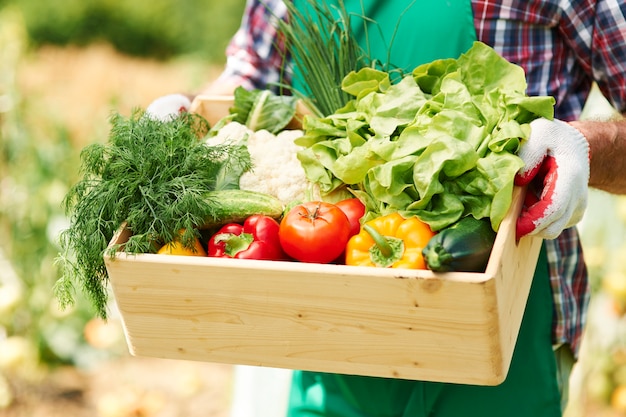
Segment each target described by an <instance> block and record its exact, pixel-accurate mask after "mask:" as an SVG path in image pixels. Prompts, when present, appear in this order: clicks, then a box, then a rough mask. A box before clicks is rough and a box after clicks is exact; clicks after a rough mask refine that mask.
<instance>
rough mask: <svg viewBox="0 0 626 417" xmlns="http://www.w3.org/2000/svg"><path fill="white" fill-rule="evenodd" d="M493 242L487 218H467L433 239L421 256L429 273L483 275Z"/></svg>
mask: <svg viewBox="0 0 626 417" xmlns="http://www.w3.org/2000/svg"><path fill="white" fill-rule="evenodd" d="M495 239H496V232H494V231H493V229H492V228H491V222H490V221H489V219H488V218H484V219H480V220H477V219H475V218H474V217H472V216H468V217H463V218H462V219H461V220H459V221H458V222H456V223H454V224H453V225H451V226H449V227H447V228H446V229H443V230H441V231H440V232H439V233H437V234H436V235H435V236H433V237H432V238H431V239H430V241H429V242H428V244H427V245H426V247H425V248H424V250H423V251H422V253H423V255H424V260H425V261H426V266H427V267H428V269H430V270H432V271H436V272H450V271H459V272H484V271H485V268H486V267H487V262H488V261H489V256H490V255H491V249H492V248H493V243H494V241H495Z"/></svg>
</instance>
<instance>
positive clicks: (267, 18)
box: [221, 0, 626, 354]
mask: <svg viewBox="0 0 626 417" xmlns="http://www.w3.org/2000/svg"><path fill="white" fill-rule="evenodd" d="M262 3H264V4H265V5H266V6H267V8H266V7H265V6H264V5H263V4H262ZM472 8H473V12H474V26H475V28H476V34H477V37H478V40H480V41H482V42H484V43H486V44H487V45H490V46H492V47H493V48H494V49H495V50H496V51H497V52H498V53H500V54H501V55H502V56H503V57H504V58H506V59H507V60H508V61H510V62H513V63H516V64H518V65H520V66H521V67H522V68H524V70H525V71H526V75H527V82H528V90H527V92H528V94H529V95H531V96H535V95H549V96H553V97H555V99H556V107H555V115H556V117H557V118H559V119H561V120H574V119H576V118H577V117H578V116H579V115H580V113H581V111H582V108H583V106H584V104H585V101H586V99H587V96H588V94H589V91H590V88H591V86H592V83H594V82H595V83H597V85H598V86H599V88H600V90H601V91H602V92H603V94H604V95H605V96H606V97H607V98H608V99H609V100H610V101H611V103H612V104H613V105H614V106H615V107H616V108H617V109H618V110H620V111H621V112H622V113H626V17H625V16H626V4H625V3H623V2H620V1H619V0H572V1H570V2H563V1H560V0H544V1H540V0H501V1H493V0H472ZM268 10H269V11H268ZM285 15H286V7H285V5H284V4H283V3H282V1H281V0H265V1H263V2H259V1H255V0H248V3H247V6H246V11H245V13H244V17H243V21H242V25H241V28H240V29H239V30H238V31H237V33H236V34H235V36H234V37H233V39H232V41H231V43H230V45H229V46H228V49H227V51H226V55H227V65H226V68H225V70H224V72H223V74H222V75H221V77H227V78H234V79H237V80H238V81H239V83H240V84H241V85H243V86H244V87H245V88H248V89H251V88H261V89H263V88H270V89H272V88H273V86H272V84H273V83H276V82H278V81H279V80H282V81H283V82H287V83H288V82H289V81H290V79H291V73H290V71H289V65H288V64H289V62H288V60H287V59H286V58H285V56H286V55H285V48H284V43H283V42H281V40H280V39H279V37H278V36H277V30H276V25H275V23H272V19H276V18H284V17H285ZM285 64H287V65H285ZM545 245H546V250H547V254H548V263H549V271H550V277H551V283H552V291H553V295H554V319H553V341H554V343H555V344H560V343H568V344H569V345H570V346H571V347H572V349H573V351H574V352H575V354H577V353H578V349H579V347H580V339H581V335H582V331H583V326H584V323H585V319H586V314H587V305H588V302H589V296H590V289H589V283H588V275H587V268H586V266H585V262H584V259H583V254H582V248H581V245H580V240H579V236H578V232H577V230H576V229H575V228H571V229H567V230H565V231H564V232H563V233H562V234H561V235H560V236H559V237H558V238H557V239H554V240H547V241H545Z"/></svg>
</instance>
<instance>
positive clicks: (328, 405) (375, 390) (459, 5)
mask: <svg viewBox="0 0 626 417" xmlns="http://www.w3.org/2000/svg"><path fill="white" fill-rule="evenodd" d="M411 3H412V2H411V1H408V0H406V1H399V0H381V1H376V0H345V4H346V8H347V10H348V11H350V12H354V13H357V14H360V15H363V14H364V15H366V16H368V17H370V18H372V19H374V20H375V21H376V22H378V27H380V28H381V29H383V35H382V36H381V35H380V34H379V32H378V28H377V27H373V26H372V25H371V24H370V25H369V27H368V29H367V37H368V40H369V41H368V43H369V49H368V50H369V53H370V54H371V57H373V58H377V59H378V60H379V61H382V62H391V63H392V64H394V65H396V66H398V67H401V68H402V69H404V70H405V72H410V71H411V70H412V69H413V68H414V67H416V66H417V65H420V64H422V63H425V62H430V61H432V60H434V59H440V58H456V57H458V56H459V55H460V54H461V53H463V52H464V51H466V50H467V49H469V47H470V46H471V45H472V43H473V41H474V40H475V39H476V33H475V29H474V24H473V15H472V9H471V3H470V1H469V0H446V1H442V0H437V1H432V0H431V1H427V0H416V1H415V2H413V5H412V7H410V8H409V9H408V10H407V11H406V12H405V13H404V14H403V15H402V18H401V20H400V23H399V24H398V23H397V22H398V17H399V16H400V14H401V13H402V12H403V10H405V9H406V8H407V6H408V5H409V4H411ZM361 5H363V9H364V10H365V13H362V12H361ZM351 24H352V28H353V31H354V35H355V36H356V37H357V39H359V41H360V42H361V45H362V46H363V47H364V48H365V47H366V46H365V41H364V38H365V32H366V31H365V30H364V28H363V24H362V22H361V21H358V22H357V21H352V22H351ZM396 27H397V29H396ZM394 30H397V33H396V35H395V41H394V44H393V46H392V49H391V55H390V56H391V59H390V60H389V61H388V59H387V51H388V45H389V42H390V39H391V37H392V36H393V32H394ZM437 40H444V41H443V42H441V41H437ZM295 78H296V81H295V82H296V83H297V82H298V81H297V78H298V72H297V69H296V74H295ZM552 303H553V299H552V293H551V288H550V280H549V275H548V266H547V258H546V254H545V250H544V249H542V251H541V255H540V259H539V262H538V267H537V270H536V272H535V276H534V279H533V284H532V288H531V291H530V295H529V299H528V303H527V307H526V311H525V313H524V318H523V321H522V325H521V328H520V333H519V337H518V341H517V345H516V348H515V351H514V354H513V359H512V363H511V367H510V369H509V373H508V375H507V379H506V380H505V381H504V382H503V383H502V384H500V385H498V386H495V387H484V386H471V385H461V384H448V383H436V382H422V381H407V380H402V379H386V378H373V377H363V376H354V375H340V374H328V373H318V372H307V371H295V372H294V374H293V381H292V387H291V393H290V398H289V408H288V417H313V416H325V417H426V416H428V417H492V416H493V417H496V416H497V417H531V416H532V417H559V416H561V406H560V394H559V391H558V384H557V380H556V378H555V375H556V361H555V357H554V353H553V350H552V344H551V330H552Z"/></svg>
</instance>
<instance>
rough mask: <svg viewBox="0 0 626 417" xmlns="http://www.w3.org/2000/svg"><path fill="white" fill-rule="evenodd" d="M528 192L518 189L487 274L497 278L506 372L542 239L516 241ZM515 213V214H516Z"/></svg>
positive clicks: (502, 366)
mask: <svg viewBox="0 0 626 417" xmlns="http://www.w3.org/2000/svg"><path fill="white" fill-rule="evenodd" d="M524 193H525V190H524V189H522V188H516V189H515V190H514V194H513V202H512V206H511V209H510V211H509V215H507V216H506V217H505V218H504V219H503V221H502V224H501V225H500V230H499V231H498V236H497V238H496V242H495V243H494V250H493V253H492V254H491V258H490V262H489V265H488V266H487V270H486V272H485V273H486V274H487V275H493V276H494V280H495V286H496V300H497V306H498V315H499V319H498V322H499V323H500V327H499V329H498V334H499V336H500V344H499V346H500V347H501V349H502V360H503V363H502V364H501V365H500V367H501V368H502V369H507V370H508V368H509V366H510V363H511V359H512V357H513V351H514V349H515V344H516V341H517V335H518V333H519V329H520V325H521V322H522V317H523V315H524V310H525V309H526V301H527V299H528V294H529V292H530V286H531V284H532V279H533V275H534V271H535V268H536V266H537V258H538V257H539V251H540V249H541V244H542V242H543V241H542V239H540V238H536V237H531V236H526V237H523V238H522V239H520V240H519V241H517V240H516V236H515V233H516V230H515V228H516V223H517V213H519V212H520V210H521V207H522V204H523V200H524ZM512 213H515V215H512Z"/></svg>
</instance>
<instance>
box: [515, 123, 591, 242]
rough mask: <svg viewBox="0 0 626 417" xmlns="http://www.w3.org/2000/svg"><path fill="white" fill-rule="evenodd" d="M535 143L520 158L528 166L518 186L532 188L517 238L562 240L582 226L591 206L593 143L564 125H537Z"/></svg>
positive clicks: (533, 131)
mask: <svg viewBox="0 0 626 417" xmlns="http://www.w3.org/2000/svg"><path fill="white" fill-rule="evenodd" d="M530 127H531V133H530V138H529V139H528V140H527V141H526V142H524V143H523V144H522V147H521V149H520V151H519V153H518V155H519V157H520V158H522V160H523V161H524V163H525V166H524V168H522V169H521V170H520V172H519V173H518V175H517V177H516V179H515V184H516V185H527V184H528V185H529V189H528V193H527V198H526V203H525V205H524V207H523V208H522V212H521V214H520V217H519V218H518V220H517V229H516V231H517V238H518V239H519V238H521V237H522V236H525V235H528V234H532V235H535V236H538V237H542V238H544V239H554V238H556V237H557V236H558V235H559V234H560V233H561V232H562V231H563V230H564V229H566V228H568V227H572V226H574V225H575V224H576V223H578V222H579V221H580V220H581V219H582V216H583V214H584V212H585V209H586V207H587V190H588V182H589V143H588V142H587V139H586V138H585V137H584V136H583V135H582V133H580V132H579V131H578V130H577V129H576V128H574V127H572V126H570V125H569V124H568V123H565V122H563V121H560V120H547V119H537V120H534V121H533V122H531V124H530Z"/></svg>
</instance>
